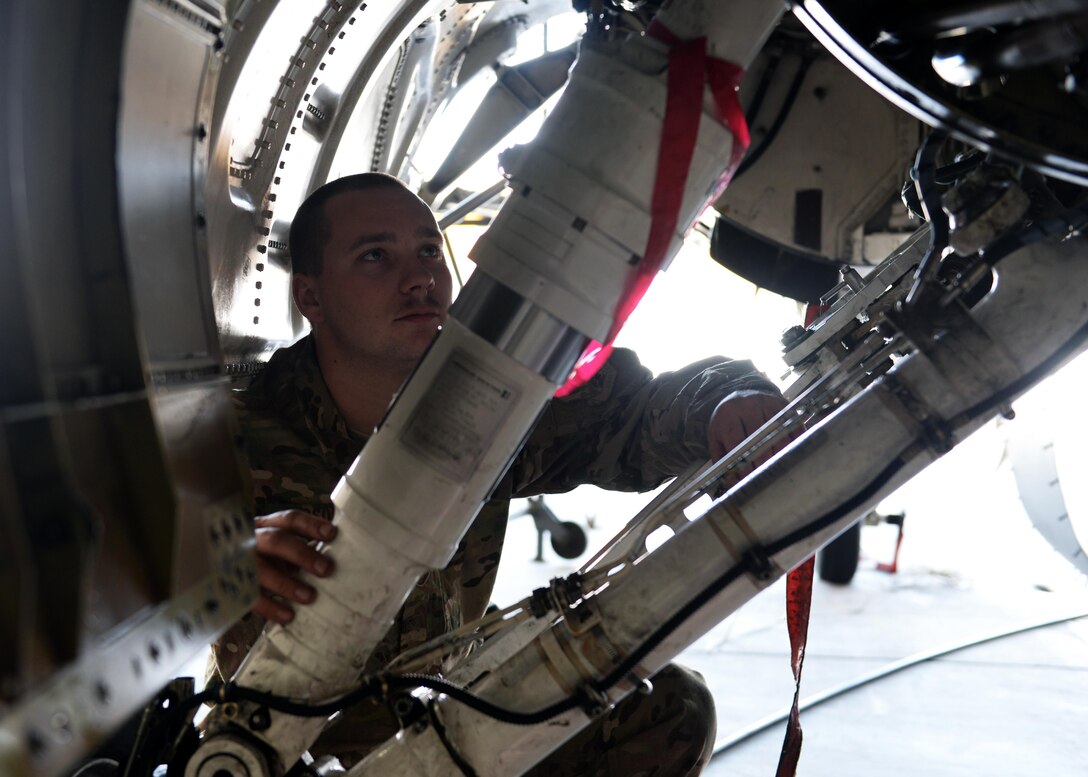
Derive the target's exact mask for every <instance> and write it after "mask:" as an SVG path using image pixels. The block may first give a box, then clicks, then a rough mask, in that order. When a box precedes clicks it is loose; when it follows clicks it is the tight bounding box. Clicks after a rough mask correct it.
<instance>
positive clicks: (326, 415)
mask: <svg viewBox="0 0 1088 777" xmlns="http://www.w3.org/2000/svg"><path fill="white" fill-rule="evenodd" d="M743 389H749V390H761V391H768V392H772V393H776V392H777V390H776V389H775V388H774V386H773V384H771V383H770V382H769V381H767V379H766V378H764V377H763V376H762V375H761V374H760V373H758V372H757V371H756V370H755V368H754V367H753V366H752V364H751V363H750V362H747V361H728V360H724V359H720V358H712V359H708V360H705V361H702V362H698V363H696V364H693V365H690V366H689V367H686V368H684V369H682V370H678V371H676V372H671V373H664V374H662V375H660V376H658V377H656V378H654V377H653V376H652V375H651V373H650V371H649V370H648V369H646V368H645V367H643V366H642V365H641V364H640V363H639V361H638V358H637V357H636V356H635V354H634V353H633V352H631V351H627V350H624V349H617V350H616V351H615V352H614V353H613V355H612V357H611V358H610V359H609V361H608V363H607V364H606V365H605V366H604V367H603V368H602V369H601V370H600V372H599V373H598V374H597V376H596V377H594V378H593V380H592V381H590V382H589V383H588V384H587V385H586V386H584V387H582V388H581V389H579V390H578V391H576V392H574V393H573V394H572V395H570V396H569V397H566V398H564V399H558V400H553V401H552V402H551V403H550V404H549V405H548V407H547V408H546V409H545V411H544V413H543V414H542V416H541V418H540V420H539V421H538V423H537V426H536V428H535V430H534V431H533V433H532V434H531V435H530V437H529V439H528V441H527V442H526V445H525V447H524V448H523V450H522V452H521V453H520V454H519V455H518V457H517V458H516V459H515V461H514V463H513V464H512V466H511V467H510V470H509V471H508V473H507V474H506V476H505V477H504V478H503V479H502V480H501V481H500V483H499V485H498V486H497V487H496V489H495V492H494V494H493V496H492V498H491V500H490V501H489V502H488V503H487V504H486V505H485V506H484V508H483V509H482V510H481V512H480V514H479V515H478V516H477V518H476V520H475V521H474V522H473V524H472V526H471V528H470V529H469V530H468V532H467V534H466V536H465V538H464V539H463V541H462V542H461V544H460V547H459V548H458V550H457V552H456V554H455V556H454V558H453V560H452V561H451V562H450V564H449V566H448V567H447V568H446V569H445V570H443V571H441V572H434V573H430V574H428V575H426V576H425V577H424V579H423V580H421V581H420V584H419V585H418V586H417V587H416V589H415V590H414V591H413V592H412V593H411V595H410V596H409V599H408V601H407V602H406V604H405V606H404V608H403V609H402V610H401V612H400V614H399V616H398V618H397V620H396V623H395V624H394V626H393V628H392V629H391V630H390V632H389V633H388V634H387V635H386V638H385V639H384V640H383V641H382V643H381V644H380V645H379V647H378V648H377V649H376V651H375V653H374V655H373V656H372V657H371V659H370V661H369V662H368V664H367V667H366V671H367V672H372V671H375V670H377V669H379V668H381V667H382V666H384V665H385V664H387V663H388V662H389V660H390V659H392V657H393V656H395V655H396V654H397V653H399V652H401V651H402V650H406V649H408V648H410V647H413V646H415V645H418V644H420V643H421V642H423V641H426V640H428V639H432V638H434V637H435V636H438V635H439V634H441V633H444V632H446V631H448V630H450V629H452V628H456V627H459V626H460V625H461V624H462V623H464V622H468V621H470V620H475V619H477V618H479V617H481V616H482V615H483V613H484V610H485V609H486V607H487V605H488V601H489V597H490V595H491V590H492V587H493V585H494V582H495V573H496V569H497V567H498V563H499V555H500V553H501V552H502V546H503V539H504V537H505V533H506V521H507V514H508V508H509V502H510V499H512V498H520V497H527V496H532V495H535V494H540V493H560V492H564V491H569V490H570V489H572V488H574V487H576V486H578V485H582V484H585V483H591V484H594V485H597V486H601V487H603V488H609V489H613V490H624V491H645V490H648V489H650V488H654V487H656V486H657V485H659V484H660V483H662V482H663V481H664V480H666V479H667V478H669V477H671V476H673V475H676V474H678V473H679V472H681V471H683V470H684V469H686V468H687V467H688V466H689V465H691V464H692V463H693V462H695V461H697V460H699V459H703V458H706V457H707V455H708V451H707V427H708V424H709V421H710V416H711V414H712V412H713V410H714V408H715V407H716V406H717V404H718V402H719V401H720V400H721V399H723V398H724V397H725V396H726V395H728V394H729V393H731V392H733V391H736V390H743ZM235 405H236V409H237V411H238V415H239V420H240V422H241V427H242V434H243V440H244V446H245V449H246V452H247V454H248V457H249V464H250V471H251V474H252V479H253V492H254V500H255V505H254V507H255V513H254V514H255V515H265V514H268V513H272V512H276V511H278V510H288V509H301V510H305V511H307V512H310V513H314V514H316V515H320V516H324V517H327V518H330V519H331V518H332V515H333V505H332V502H331V500H330V494H331V493H332V490H333V488H334V487H335V486H336V484H337V482H338V481H339V479H340V477H341V476H342V474H343V473H344V472H346V471H347V469H348V468H349V467H350V465H351V463H352V462H353V461H354V460H355V458H356V456H358V454H359V451H360V450H361V449H362V446H363V444H364V443H365V442H366V438H365V436H364V435H360V434H358V433H355V432H352V431H351V430H349V429H348V428H347V427H346V426H345V424H344V420H343V418H342V417H341V416H340V414H339V412H338V411H337V409H336V406H335V404H334V403H333V400H332V397H331V396H330V395H329V392H328V389H327V388H326V386H325V382H324V380H323V379H322V377H321V373H320V370H319V368H318V364H317V358H316V354H315V351H314V346H313V342H312V338H310V337H307V338H304V339H303V340H301V341H299V342H298V343H296V344H295V345H293V346H291V347H290V348H283V349H280V350H279V351H277V352H276V353H275V354H274V355H273V356H272V358H271V359H270V360H269V362H268V365H267V366H266V367H265V369H264V370H262V371H261V373H260V374H259V375H257V377H255V378H254V379H253V381H252V383H251V384H250V386H249V387H248V388H247V389H246V390H243V391H237V392H235ZM262 626H263V624H262V623H260V622H259V619H258V618H256V617H255V616H252V615H248V616H246V618H245V619H244V620H243V621H241V622H240V623H239V624H237V625H236V626H235V627H234V628H232V629H231V631H228V632H227V634H225V635H224V636H223V637H222V638H221V639H220V640H219V641H218V642H217V643H216V644H215V645H214V646H213V647H214V655H215V660H216V663H217V664H218V667H219V670H220V672H221V673H222V674H223V675H224V676H226V677H229V676H230V675H231V674H233V672H234V670H235V669H236V668H237V666H238V664H239V662H240V661H241V659H242V657H243V656H244V655H245V652H246V651H248V649H249V647H250V646H251V645H252V644H253V641H254V640H255V639H256V637H257V635H258V634H259V633H260V629H261V627H262Z"/></svg>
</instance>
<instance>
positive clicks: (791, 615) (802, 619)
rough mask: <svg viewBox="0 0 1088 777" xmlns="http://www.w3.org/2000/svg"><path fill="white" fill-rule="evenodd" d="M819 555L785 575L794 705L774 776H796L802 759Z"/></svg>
mask: <svg viewBox="0 0 1088 777" xmlns="http://www.w3.org/2000/svg"><path fill="white" fill-rule="evenodd" d="M815 563H816V557H815V556H812V557H810V558H809V560H808V561H806V562H805V563H803V564H801V566H799V567H797V568H796V569H795V570H793V571H792V572H790V573H789V575H788V576H787V577H786V625H787V627H788V628H789V633H790V666H791V667H792V669H793V681H794V690H793V708H792V709H791V710H790V719H789V722H788V723H787V724H786V738H785V740H783V742H782V753H781V754H780V755H779V757H778V771H776V772H775V777H794V775H796V774H797V762H798V760H800V758H801V742H802V739H803V735H802V733H801V710H800V708H799V704H800V698H801V669H802V667H803V666H804V663H805V643H806V642H808V618H809V613H810V611H811V609H812V572H813V567H814V566H815Z"/></svg>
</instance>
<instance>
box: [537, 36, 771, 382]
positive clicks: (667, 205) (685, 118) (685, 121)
mask: <svg viewBox="0 0 1088 777" xmlns="http://www.w3.org/2000/svg"><path fill="white" fill-rule="evenodd" d="M646 32H647V34H648V35H652V36H654V37H656V38H659V39H661V40H663V41H665V42H666V43H668V44H669V46H670V50H669V73H668V92H667V96H666V102H665V120H664V123H663V126H662V129H661V142H660V143H659V145H658V153H657V170H656V171H655V173H654V190H653V194H652V197H651V200H650V235H649V238H648V239H647V241H646V250H645V251H644V252H643V258H642V261H641V262H639V267H638V271H637V272H636V273H635V274H634V276H632V278H631V279H630V280H629V281H628V284H627V288H626V289H625V290H624V293H623V296H622V298H621V300H620V305H619V309H618V310H617V311H616V317H615V318H614V319H613V321H612V327H611V329H610V330H609V332H608V336H607V337H606V338H605V342H604V343H600V342H597V341H596V340H594V341H593V342H592V343H590V344H589V345H588V346H587V347H586V349H585V351H584V352H583V353H582V356H581V358H579V360H578V363H577V364H576V365H575V367H574V371H573V373H572V374H571V377H570V378H569V379H568V380H567V382H566V383H565V384H563V386H562V387H560V389H559V391H557V392H556V396H559V397H561V396H565V395H567V394H569V393H570V392H571V391H573V390H574V389H576V388H578V387H579V386H581V385H583V384H584V383H586V382H587V381H588V380H589V379H590V378H592V377H593V376H594V375H595V374H596V373H597V370H599V369H600V368H601V365H603V364H604V363H605V361H607V360H608V357H609V356H610V355H611V353H612V343H613V342H614V341H615V339H616V336H617V335H618V334H619V332H620V330H621V329H622V328H623V325H624V324H625V323H626V322H627V319H628V317H630V315H631V313H632V312H634V310H635V308H636V307H637V306H638V303H639V302H640V301H641V300H642V297H643V296H644V295H645V294H646V291H647V289H649V288H650V284H651V283H652V282H653V279H654V278H655V277H656V276H657V272H658V270H659V269H661V265H662V264H663V263H664V261H665V257H666V255H667V253H668V249H669V242H670V241H671V239H672V236H673V234H675V233H676V232H677V231H678V230H677V227H678V223H677V222H678V221H679V219H680V208H681V206H682V204H683V200H684V189H685V187H686V185H687V178H688V171H689V170H690V169H691V160H692V159H693V157H694V155H695V143H696V140H697V138H698V135H699V121H700V119H701V117H702V106H703V86H704V84H707V83H709V85H710V89H711V92H712V94H713V96H714V104H715V106H716V108H717V111H716V113H717V119H718V121H720V122H721V123H722V124H723V125H724V126H726V127H728V128H729V131H730V132H731V133H732V135H733V150H732V154H731V156H730V160H729V165H728V167H727V168H726V169H725V171H724V173H723V174H722V176H721V177H720V178H719V180H718V183H717V185H716V190H715V194H714V199H715V200H716V199H717V197H718V195H719V194H721V191H722V190H723V189H724V188H725V187H726V186H727V185H728V183H729V179H730V178H732V176H733V173H734V171H735V170H736V168H737V165H738V164H739V163H740V159H741V157H742V156H743V155H744V152H745V150H747V148H748V142H749V137H748V125H747V123H746V122H745V120H744V112H743V110H742V109H741V106H740V101H739V100H738V99H737V86H738V84H739V83H740V79H741V76H742V75H743V73H744V71H743V70H742V69H741V68H740V67H739V66H738V65H735V64H733V63H732V62H726V61H724V60H720V59H714V58H712V57H707V55H706V38H705V37H702V38H695V39H693V40H688V41H682V40H680V39H679V38H677V37H676V36H675V35H674V34H673V33H672V32H671V31H670V30H669V29H668V28H666V27H665V25H663V24H659V23H657V22H653V23H651V24H650V27H649V28H648V29H647V31H646ZM690 226H691V225H690V224H684V225H683V231H684V232H686V231H687V230H688V228H689V227H690Z"/></svg>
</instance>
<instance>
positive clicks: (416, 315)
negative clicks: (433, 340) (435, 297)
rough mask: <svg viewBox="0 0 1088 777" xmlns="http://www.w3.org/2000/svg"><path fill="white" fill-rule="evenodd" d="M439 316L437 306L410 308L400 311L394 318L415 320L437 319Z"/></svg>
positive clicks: (408, 320)
mask: <svg viewBox="0 0 1088 777" xmlns="http://www.w3.org/2000/svg"><path fill="white" fill-rule="evenodd" d="M440 318H441V315H440V314H439V312H438V310H437V308H412V309H411V310H408V311H405V312H404V313H401V314H400V315H399V316H397V318H396V319H395V320H397V321H407V322H410V323H411V322H417V321H437V320H439V319H440Z"/></svg>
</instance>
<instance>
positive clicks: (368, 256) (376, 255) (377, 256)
mask: <svg viewBox="0 0 1088 777" xmlns="http://www.w3.org/2000/svg"><path fill="white" fill-rule="evenodd" d="M381 260H382V252H381V251H379V250H377V249H375V250H373V251H367V252H366V253H363V254H359V261H361V262H380V261H381Z"/></svg>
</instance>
